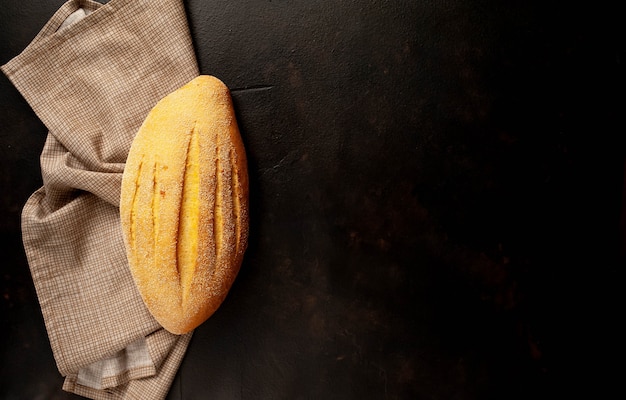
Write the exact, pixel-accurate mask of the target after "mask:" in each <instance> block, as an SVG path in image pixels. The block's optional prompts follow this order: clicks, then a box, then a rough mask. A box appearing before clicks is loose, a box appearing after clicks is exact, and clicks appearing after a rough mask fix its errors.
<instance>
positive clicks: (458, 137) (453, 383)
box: [0, 0, 626, 399]
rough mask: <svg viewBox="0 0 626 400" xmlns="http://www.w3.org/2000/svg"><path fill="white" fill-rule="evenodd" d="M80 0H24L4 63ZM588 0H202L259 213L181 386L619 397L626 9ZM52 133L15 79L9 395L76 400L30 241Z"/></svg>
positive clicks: (341, 394) (11, 20)
mask: <svg viewBox="0 0 626 400" xmlns="http://www.w3.org/2000/svg"><path fill="white" fill-rule="evenodd" d="M62 2H63V1H62V0H54V1H50V0H24V1H19V2H17V1H15V2H13V1H12V2H9V1H3V2H2V7H0V63H2V64H3V63H5V62H7V61H8V60H9V59H11V58H12V57H14V56H15V55H17V54H18V53H19V52H20V51H21V50H22V49H23V48H24V47H25V46H26V45H27V44H28V43H29V42H30V40H31V39H32V38H33V37H34V35H35V34H36V33H37V32H38V30H39V29H40V28H41V27H42V26H43V24H44V23H45V22H46V21H47V19H48V18H49V17H50V16H51V15H52V13H53V12H54V11H55V10H56V9H57V8H58V7H59V6H60V5H61V4H62ZM572 4H573V3H571V2H549V1H548V2H546V1H512V2H502V1H495V0H476V1H470V0H448V1H399V0H398V1H383V0H378V1H377V0H364V1H338V2H333V1H310V0H307V1H305V0H301V1H284V0H268V1H258V0H257V1H252V0H242V1H240V2H234V1H230V0H228V1H227V0H219V1H218V0H187V1H185V5H186V8H187V11H188V18H189V22H190V26H191V31H192V35H193V40H194V44H195V48H196V51H197V56H198V60H199V63H200V68H201V72H202V73H206V74H212V75H216V76H219V77H220V78H221V79H222V80H224V81H225V82H226V83H227V84H228V86H230V87H231V88H232V89H233V96H234V100H235V105H236V110H237V113H238V118H239V121H240V125H241V129H242V135H243V138H244V142H245V144H246V149H247V151H248V155H249V168H250V180H251V207H252V215H251V218H252V220H251V237H250V246H249V249H248V251H247V254H246V258H245V262H244V265H243V268H242V271H241V274H240V275H239V277H238V279H237V281H236V283H235V285H234V287H233V289H232V291H231V293H230V294H229V297H228V298H227V300H226V302H225V303H224V304H223V306H222V307H221V308H220V309H219V311H218V312H217V313H216V314H215V315H214V316H213V317H212V318H211V319H210V320H209V321H207V322H206V323H205V324H204V325H202V326H201V327H200V328H199V329H198V330H197V331H196V334H195V335H194V338H193V341H192V343H191V345H190V347H189V350H188V353H187V355H186V357H185V360H184V362H183V364H182V366H181V368H180V370H179V373H178V375H177V377H176V380H175V382H174V384H173V387H172V391H171V393H170V395H169V399H537V398H563V397H561V396H559V395H562V394H564V393H565V392H570V391H571V392H577V393H583V392H584V391H587V390H588V392H587V393H588V394H591V395H593V396H592V397H591V398H603V395H604V394H606V393H609V392H610V391H611V390H613V389H619V390H620V391H622V390H623V389H622V387H621V386H620V383H619V382H621V381H623V378H622V377H621V375H620V374H619V373H618V370H619V368H613V367H612V360H615V361H617V363H618V364H619V363H621V358H620V356H619V354H618V353H617V352H618V350H620V349H621V348H622V346H621V345H620V339H621V338H622V334H621V333H620V332H619V330H618V326H619V324H618V321H619V320H620V319H622V317H621V315H622V312H621V311H622V309H621V307H619V306H618V300H619V299H621V298H622V297H623V296H622V291H621V290H620V289H621V285H622V282H621V281H620V280H619V279H618V278H617V276H618V271H620V270H621V269H623V266H624V258H623V256H622V254H623V252H622V250H623V245H622V240H621V238H622V235H621V234H620V232H621V231H620V215H621V204H622V187H623V175H624V174H623V170H624V149H625V146H624V138H623V137H624V134H625V132H626V129H625V128H624V110H625V108H624V41H623V40H622V39H620V36H619V35H618V33H620V30H621V29H620V25H623V23H622V22H623V21H621V20H622V19H623V18H620V17H619V16H621V15H623V14H620V13H618V12H617V10H615V9H610V8H607V7H606V6H603V7H600V6H598V5H595V3H594V4H591V3H590V4H589V5H588V6H586V7H585V8H578V7H575V6H574V5H572ZM242 88H248V89H250V88H253V89H254V88H256V89H255V90H237V89H242ZM46 133H47V132H46V129H45V127H44V126H43V125H42V123H41V122H40V121H39V120H38V118H37V117H36V116H35V115H34V113H33V112H32V110H31V109H30V107H29V106H28V105H27V104H26V102H25V101H24V100H23V99H22V98H21V96H20V95H19V93H18V92H17V91H16V90H15V89H14V88H13V86H12V85H11V84H10V82H9V81H8V80H7V79H6V77H4V76H2V77H0V174H1V175H0V184H1V189H2V190H1V196H0V212H1V213H2V214H1V216H0V234H1V235H2V236H1V238H0V239H1V241H0V243H2V244H3V249H4V251H3V257H2V258H3V260H2V273H1V274H0V279H1V285H2V296H1V297H0V304H1V314H0V315H1V321H2V322H1V326H2V329H1V331H2V333H1V338H2V340H1V341H0V398H2V399H69V398H77V397H76V396H73V395H69V394H67V393H64V392H62V390H61V382H62V378H61V376H59V374H58V372H57V371H56V368H55V364H54V360H53V357H52V352H51V350H50V348H49V343H48V340H47V337H46V332H45V328H44V324H43V319H42V316H41V312H40V309H39V305H38V303H37V299H36V296H35V293H34V288H33V284H32V280H31V277H30V274H29V271H28V266H27V264H26V261H25V256H24V253H23V249H22V247H21V241H20V229H19V215H20V211H21V207H22V206H23V204H24V202H25V201H26V199H27V197H28V196H29V195H30V194H31V193H32V192H33V191H34V190H36V189H37V188H38V187H39V186H40V185H41V177H40V173H39V172H40V171H39V165H38V161H39V160H38V157H39V153H40V151H41V149H42V147H43V142H44V139H45V135H46Z"/></svg>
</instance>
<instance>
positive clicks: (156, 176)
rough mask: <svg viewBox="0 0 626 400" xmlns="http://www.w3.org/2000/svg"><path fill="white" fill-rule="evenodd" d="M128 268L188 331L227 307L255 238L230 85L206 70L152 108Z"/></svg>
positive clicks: (139, 159) (128, 188) (140, 137)
mask: <svg viewBox="0 0 626 400" xmlns="http://www.w3.org/2000/svg"><path fill="white" fill-rule="evenodd" d="M120 216H121V224H122V230H123V233H124V242H125V245H126V251H127V255H128V261H129V265H130V270H131V273H132V276H133V279H134V280H135V283H136V285H137V288H138V290H139V292H140V294H141V296H142V298H143V300H144V302H145V303H146V306H147V307H148V310H149V311H150V312H151V314H152V315H153V316H154V317H155V319H156V320H157V321H158V322H159V323H160V324H161V325H162V326H163V327H164V328H165V329H167V330H168V331H170V332H172V333H175V334H183V333H186V332H189V331H191V330H193V329H194V328H196V327H197V326H199V325H200V324H201V323H203V322H204V321H206V319H208V318H209V317H210V316H211V315H212V314H213V313H214V312H215V310H216V309H217V308H218V307H219V306H220V304H221V303H222V301H223V300H224V298H225V297H226V295H227V293H228V291H229V290H230V287H231V286H232V284H233V281H234V280H235V277H236V276H237V273H238V272H239V268H240V266H241V262H242V259H243V254H244V252H245V249H246V246H247V240H248V173H247V163H246V154H245V150H244V146H243V142H242V140H241V136H240V134H239V129H238V126H237V121H236V119H235V113H234V109H233V104H232V100H231V97H230V92H229V91H228V88H227V87H226V86H225V85H224V84H223V83H222V82H221V81H219V80H218V79H217V78H215V77H212V76H207V75H201V76H199V77H197V78H195V79H193V80H192V81H191V82H189V83H188V84H186V85H184V86H183V87H181V88H180V89H178V90H176V91H174V92H172V93H171V94H169V95H168V96H166V97H165V98H163V99H162V100H161V101H159V102H158V103H157V105H156V106H155V107H154V108H153V109H152V110H151V111H150V113H149V114H148V116H147V117H146V120H145V121H144V123H143V125H142V126H141V128H140V129H139V131H138V132H137V135H136V137H135V139H134V141H133V143H132V146H131V149H130V153H129V155H128V159H127V161H126V166H125V169H124V175H123V178H122V191H121V199H120Z"/></svg>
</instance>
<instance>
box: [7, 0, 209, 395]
mask: <svg viewBox="0 0 626 400" xmlns="http://www.w3.org/2000/svg"><path fill="white" fill-rule="evenodd" d="M2 71H3V72H4V73H5V74H6V75H7V77H8V78H9V79H10V80H11V82H12V83H13V84H14V85H15V87H16V88H17V89H18V90H19V91H20V92H21V94H22V95H23V96H24V98H25V99H26V100H27V101H28V103H29V104H30V106H31V107H32V109H33V110H34V112H35V113H36V114H37V116H38V117H39V118H40V119H41V121H42V122H43V123H44V124H45V125H46V127H47V128H48V130H49V134H48V137H47V140H46V143H45V146H44V149H43V152H42V154H41V172H42V178H43V187H42V188H40V189H39V190H38V191H36V192H35V193H34V194H33V195H32V196H31V197H30V199H29V200H28V202H27V203H26V205H25V206H24V210H23V213H22V234H23V241H24V247H25V250H26V255H27V257H28V262H29V266H30V270H31V274H32V277H33V281H34V284H35V288H36V290H37V296H38V299H39V303H40V305H41V309H42V312H43V316H44V320H45V324H46V329H47V332H48V336H49V339H50V344H51V346H52V350H53V353H54V357H55V360H56V363H57V367H58V369H59V371H60V373H61V374H62V375H63V376H65V383H64V385H63V388H64V389H65V390H67V391H71V392H74V393H76V394H79V395H82V396H86V397H90V398H94V399H121V398H137V399H139V398H140V399H160V398H164V397H165V396H166V395H167V393H168V391H169V388H170V386H171V383H172V380H173V378H174V375H175V374H176V371H177V370H178V367H179V365H180V362H181V360H182V358H183V356H184V354H185V351H186V349H187V345H188V343H189V340H190V334H187V335H182V336H176V335H172V334H170V333H168V332H167V331H165V330H163V329H162V328H161V327H160V326H159V325H158V323H157V322H156V321H155V320H154V319H153V317H152V316H151V315H150V314H149V312H148V311H147V309H146V307H145V306H144V304H143V302H142V300H141V298H140V296H139V293H138V291H137V289H136V287H135V285H134V283H133V281H132V278H131V275H130V272H129V269H128V266H127V261H126V254H125V250H124V245H123V242H122V233H121V227H120V219H119V214H118V213H119V211H118V203H119V196H120V185H121V176H122V172H123V170H124V163H125V160H126V156H127V154H128V150H129V148H130V145H131V142H132V140H133V137H134V135H135V133H136V132H137V129H138V128H139V126H140V125H141V123H142V121H143V120H144V118H145V116H146V115H147V113H148V111H149V110H150V109H151V108H152V107H153V106H154V104H155V103H156V102H157V101H158V100H159V99H160V98H162V97H163V96H165V95H166V94H168V93H170V92H172V91H173V90H175V89H177V88H178V87H180V86H182V85H183V84H185V83H187V82H188V81H189V80H191V79H193V78H194V77H196V76H197V75H198V66H197V62H196V58H195V54H194V50H193V45H192V42H191V39H190V34H189V29H188V25H187V20H186V15H185V10H184V7H183V4H182V1H181V0H110V1H109V2H108V3H107V4H104V5H102V4H100V3H96V2H94V1H90V0H71V1H68V2H67V3H65V4H64V5H63V6H62V7H61V8H60V9H59V10H58V11H57V12H56V13H55V15H54V16H53V17H52V18H51V19H50V21H49V22H48V23H47V24H46V25H45V26H44V28H43V29H42V30H41V32H40V33H39V34H38V35H37V36H36V37H35V39H33V41H32V43H31V44H30V45H29V46H28V47H27V48H26V49H25V50H24V51H23V52H22V53H21V54H19V55H17V56H16V57H15V58H14V59H12V60H11V61H9V62H8V63H7V64H6V65H4V66H2Z"/></svg>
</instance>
